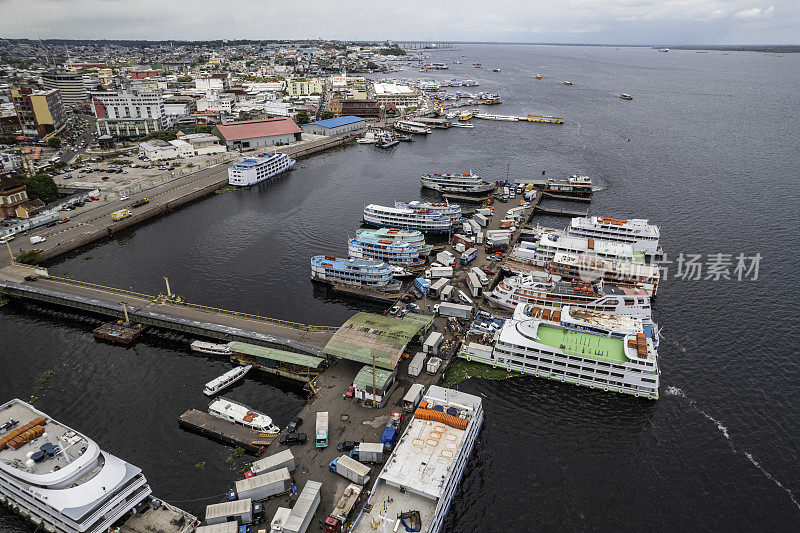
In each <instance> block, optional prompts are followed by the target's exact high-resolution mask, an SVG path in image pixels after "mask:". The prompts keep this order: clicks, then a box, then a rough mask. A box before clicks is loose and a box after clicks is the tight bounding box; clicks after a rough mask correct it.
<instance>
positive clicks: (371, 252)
mask: <svg viewBox="0 0 800 533" xmlns="http://www.w3.org/2000/svg"><path fill="white" fill-rule="evenodd" d="M347 254H348V255H349V256H350V257H355V258H356V259H373V260H375V261H385V262H387V263H389V264H390V265H396V266H401V267H404V268H407V269H417V268H418V269H421V268H422V267H424V266H425V260H424V259H421V258H420V257H419V252H418V251H417V249H416V248H414V247H413V246H411V244H409V243H407V242H402V241H397V242H395V241H393V240H392V239H381V238H376V237H367V236H358V237H356V238H354V239H350V240H349V241H347Z"/></svg>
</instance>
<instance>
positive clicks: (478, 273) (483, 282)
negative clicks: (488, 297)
mask: <svg viewBox="0 0 800 533" xmlns="http://www.w3.org/2000/svg"><path fill="white" fill-rule="evenodd" d="M469 271H470V272H472V273H474V274H475V275H476V276H478V279H479V280H480V282H481V285H486V284H487V283H489V276H487V275H486V272H484V271H483V270H481V269H480V268H478V267H472V268H471V269H469Z"/></svg>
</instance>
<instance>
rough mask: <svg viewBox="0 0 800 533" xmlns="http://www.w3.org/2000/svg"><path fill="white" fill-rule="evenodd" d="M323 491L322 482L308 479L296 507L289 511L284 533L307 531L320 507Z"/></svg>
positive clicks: (303, 532) (304, 532) (302, 532)
mask: <svg viewBox="0 0 800 533" xmlns="http://www.w3.org/2000/svg"><path fill="white" fill-rule="evenodd" d="M321 491H322V483H319V482H318V481H311V480H309V481H306V485H305V487H303V491H302V492H301V493H300V496H299V497H298V498H297V502H296V503H295V504H294V507H292V512H291V513H289V518H287V519H286V522H284V525H283V533H306V530H308V525H309V524H310V523H311V519H312V518H314V513H315V512H316V511H317V507H319V500H320V492H321Z"/></svg>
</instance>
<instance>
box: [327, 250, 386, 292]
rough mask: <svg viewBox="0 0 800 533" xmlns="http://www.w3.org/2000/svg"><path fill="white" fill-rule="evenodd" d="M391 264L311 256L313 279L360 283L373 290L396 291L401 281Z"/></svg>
mask: <svg viewBox="0 0 800 533" xmlns="http://www.w3.org/2000/svg"><path fill="white" fill-rule="evenodd" d="M393 276H394V271H393V270H392V267H391V265H389V264H388V263H386V262H384V261H373V260H371V259H353V258H339V257H334V256H331V255H317V256H314V257H312V258H311V279H312V280H314V281H321V282H324V283H330V284H337V283H344V284H347V285H358V286H361V287H365V288H368V289H372V290H377V291H385V292H396V291H399V290H400V287H401V283H400V282H399V281H397V280H396V279H394V277H393Z"/></svg>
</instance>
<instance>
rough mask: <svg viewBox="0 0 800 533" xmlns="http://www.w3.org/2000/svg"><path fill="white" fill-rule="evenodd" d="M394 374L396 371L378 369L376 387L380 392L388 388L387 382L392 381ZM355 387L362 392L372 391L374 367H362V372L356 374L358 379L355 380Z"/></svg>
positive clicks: (376, 369) (376, 370) (376, 371)
mask: <svg viewBox="0 0 800 533" xmlns="http://www.w3.org/2000/svg"><path fill="white" fill-rule="evenodd" d="M393 374H394V371H392V370H385V369H383V368H380V367H376V368H375V387H376V388H377V389H379V390H383V388H384V387H385V386H386V382H387V381H389V379H391V377H392V375H393ZM353 386H355V387H356V388H357V389H361V390H372V366H370V365H364V366H363V367H361V370H359V371H358V374H356V377H355V378H354V379H353Z"/></svg>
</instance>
